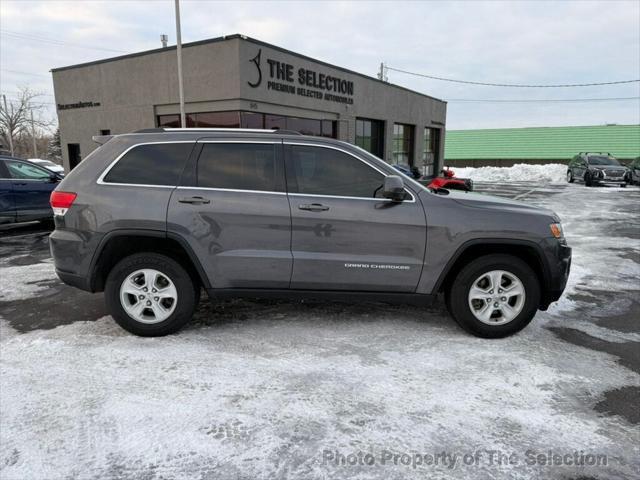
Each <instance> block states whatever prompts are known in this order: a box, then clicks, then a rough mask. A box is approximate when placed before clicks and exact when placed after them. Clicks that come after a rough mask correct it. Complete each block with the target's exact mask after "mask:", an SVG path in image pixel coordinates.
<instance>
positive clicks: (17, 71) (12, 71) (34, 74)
mask: <svg viewBox="0 0 640 480" xmlns="http://www.w3.org/2000/svg"><path fill="white" fill-rule="evenodd" d="M0 70H1V71H3V72H8V73H18V74H20V75H33V76H35V77H47V78H49V75H43V74H42V73H32V72H21V71H19V70H8V69H6V68H0Z"/></svg>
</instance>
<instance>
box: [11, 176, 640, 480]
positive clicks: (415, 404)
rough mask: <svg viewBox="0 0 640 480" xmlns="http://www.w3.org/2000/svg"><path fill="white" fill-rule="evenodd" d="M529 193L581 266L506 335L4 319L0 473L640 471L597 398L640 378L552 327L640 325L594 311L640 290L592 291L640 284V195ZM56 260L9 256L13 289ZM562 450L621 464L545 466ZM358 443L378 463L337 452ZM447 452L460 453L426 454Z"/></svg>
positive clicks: (389, 324)
mask: <svg viewBox="0 0 640 480" xmlns="http://www.w3.org/2000/svg"><path fill="white" fill-rule="evenodd" d="M563 188H564V187H563ZM610 191H614V192H615V191H617V190H614V189H611V190H610ZM556 193H557V192H556ZM528 195H529V196H524V197H523V198H522V200H523V201H526V202H531V203H535V204H540V205H543V206H547V207H549V208H552V209H554V210H556V211H557V212H558V213H559V214H560V216H561V218H562V219H563V222H564V225H565V230H566V233H567V237H568V240H569V243H570V245H572V246H573V247H574V262H573V273H572V276H571V279H570V283H569V286H568V289H567V294H566V295H565V297H563V300H562V301H561V302H560V303H559V304H558V305H557V306H554V307H552V308H551V309H550V310H549V311H548V312H545V313H540V314H539V315H538V316H537V317H536V319H535V320H534V322H533V323H532V324H531V325H530V326H529V327H528V328H527V329H525V330H524V331H523V332H522V333H520V334H519V335H516V336H513V337H510V338H507V339H503V340H498V341H487V340H482V339H477V338H474V337H471V336H469V335H466V334H464V333H463V332H462V331H461V330H460V329H459V328H458V327H457V326H455V324H453V322H452V321H451V319H450V318H448V316H447V314H446V312H445V311H444V310H443V308H442V306H441V305H436V306H435V307H433V308H431V309H428V310H427V311H425V310H424V309H421V308H414V307H400V306H398V307H395V306H385V305H358V306H352V305H345V304H337V303H335V304H334V303H317V302H306V303H297V302H267V301H262V302H259V301H253V302H252V301H230V302H226V303H222V304H219V305H216V306H212V305H209V304H207V303H204V304H203V307H202V308H201V310H200V311H199V312H198V314H197V320H196V322H194V324H193V325H191V326H190V327H189V328H188V329H186V330H184V331H183V332H181V333H180V334H178V335H174V336H170V337H165V338H157V339H145V338H138V337H134V336H131V335H129V334H127V333H126V332H124V331H123V330H122V329H120V328H119V327H118V326H117V325H116V324H115V323H114V322H113V321H112V319H111V318H109V317H104V318H101V319H99V320H97V321H86V322H85V321H78V322H76V323H73V324H70V325H65V326H60V327H58V328H55V329H53V330H35V331H31V332H29V333H24V334H19V333H17V332H16V331H14V330H13V329H12V328H11V327H10V326H9V323H8V322H7V321H6V320H4V319H1V318H0V413H1V415H0V478H2V479H3V480H14V479H15V480H23V479H27V478H28V479H34V480H38V479H47V480H49V479H64V478H79V479H97V478H100V479H110V478H127V479H129V478H130V479H140V480H142V479H153V478H171V479H192V478H203V479H204V478H222V479H230V478H247V479H257V478H297V479H298V478H300V479H305V478H367V479H369V478H381V479H387V478H390V479H391V478H396V479H399V478H456V479H476V478H522V479H524V478H558V477H564V478H576V477H580V476H584V477H585V478H634V477H638V475H640V461H639V459H640V449H639V448H638V444H639V434H638V430H637V426H634V425H631V424H629V423H628V422H626V421H625V420H624V419H622V418H621V417H617V416H610V415H607V416H604V415H600V414H597V413H595V412H594V411H593V409H592V408H593V406H594V405H595V404H596V403H598V402H599V401H600V400H601V398H602V396H603V394H604V392H605V391H610V390H612V389H616V388H621V387H628V386H636V387H637V386H640V375H638V374H636V373H634V372H633V371H632V370H630V369H627V368H625V367H623V366H622V365H621V364H620V363H619V362H618V361H617V360H618V358H617V357H615V356H613V355H610V354H607V353H604V352H602V351H598V350H593V349H588V348H583V347H579V346H574V345H572V344H570V343H567V342H565V341H563V340H561V339H560V338H559V337H558V336H556V335H554V334H553V333H552V332H551V331H550V330H549V329H548V328H547V327H549V326H570V327H572V328H576V329H582V330H583V331H586V332H588V333H590V334H592V335H594V336H596V337H598V338H603V339H607V340H609V341H616V342H622V341H633V340H634V339H636V340H637V334H636V333H630V332H627V333H625V332H619V331H614V330H610V329H608V328H604V327H602V326H598V325H596V324H594V323H593V316H594V315H596V316H597V315H603V316H604V315H608V314H615V313H620V312H621V311H624V309H625V308H627V307H628V305H625V303H624V301H619V302H615V301H614V302H611V303H610V304H609V303H598V304H595V303H594V304H593V305H591V304H590V303H589V302H590V300H589V298H593V300H594V302H596V301H599V299H600V298H601V297H603V296H606V295H612V296H614V297H613V298H616V297H615V295H618V297H619V298H624V297H623V296H622V294H629V292H631V294H633V292H632V291H633V290H634V289H635V291H637V288H638V285H637V278H638V276H639V275H640V271H639V270H638V268H639V267H638V262H634V261H632V260H630V259H629V256H630V255H638V254H640V237H639V236H638V235H637V233H638V232H637V226H636V227H634V226H633V224H631V220H633V219H634V217H632V216H631V215H633V214H634V213H633V210H634V207H633V204H626V203H625V202H624V201H622V200H621V197H619V196H615V195H611V196H610V197H607V196H605V195H598V196H597V197H595V199H594V196H593V195H592V193H591V189H584V187H583V188H582V189H581V188H580V187H576V186H573V185H571V186H567V187H566V188H565V190H563V191H562V192H561V193H557V194H550V193H549V192H544V193H543V194H541V195H536V193H535V192H531V193H528ZM630 224H631V225H630ZM629 228H631V229H629ZM633 228H635V230H633ZM625 229H627V230H625ZM50 273H51V265H50V264H48V263H37V264H34V265H26V266H4V265H3V266H1V270H0V281H1V282H2V283H1V284H0V286H2V294H3V295H8V297H7V298H11V299H13V300H17V299H20V298H22V299H25V300H26V299H30V298H32V297H33V295H34V291H33V290H32V289H33V288H34V285H37V284H38V282H41V281H42V280H43V277H44V279H45V283H46V282H47V281H49V275H50ZM5 288H8V289H10V290H6V291H5ZM7 292H9V294H7ZM40 293H42V292H40ZM577 295H581V296H582V297H586V298H587V299H586V300H585V299H584V298H582V297H580V298H582V299H578V298H577V297H576V296H577ZM636 295H637V293H636ZM568 297H572V298H568ZM585 312H589V313H585ZM47 314H48V313H47V312H43V313H42V315H43V316H46V315H47ZM488 450H497V451H499V452H500V453H502V454H505V455H507V456H509V455H511V454H514V455H515V456H512V457H511V459H512V460H513V463H503V464H501V465H495V464H492V463H491V459H490V453H489V452H488ZM549 450H552V451H553V452H554V453H559V454H563V455H564V454H570V455H571V454H573V452H576V451H577V452H584V453H591V454H598V455H606V456H607V465H600V466H597V467H589V466H570V465H565V466H544V465H540V464H536V465H529V464H528V463H527V459H528V458H529V459H530V458H531V457H526V454H527V452H536V453H541V454H547V452H548V451H549ZM359 452H362V455H365V454H372V455H373V457H372V458H373V459H374V464H373V465H362V464H360V463H358V464H356V465H348V464H346V465H345V464H341V463H340V460H339V461H338V462H337V463H336V461H335V460H331V459H332V458H335V457H337V456H339V455H344V456H347V455H349V454H354V455H355V457H349V458H351V459H354V458H356V459H357V458H358V454H359ZM441 452H447V453H449V454H452V455H457V457H454V460H455V463H447V464H446V465H443V464H442V463H439V464H438V465H426V464H424V462H425V461H427V459H428V458H429V457H424V455H427V454H431V455H435V454H439V453H441ZM477 452H478V454H479V457H478V461H477V463H476V462H475V460H474V461H473V462H472V464H471V465H466V464H465V463H464V461H463V455H464V454H467V453H468V454H471V455H472V456H473V455H475V454H476V453H477ZM395 454H397V455H402V454H407V455H408V457H401V456H398V457H395V458H396V460H395V461H394V457H393V455H395ZM389 455H391V458H389ZM360 458H364V457H362V456H361V457H360ZM366 458H371V457H366ZM407 458H408V459H409V464H408V465H404V464H403V463H402V462H403V461H405V459H407ZM384 459H386V461H384V462H383V460H384ZM419 461H422V462H423V464H419V465H414V463H415V462H419Z"/></svg>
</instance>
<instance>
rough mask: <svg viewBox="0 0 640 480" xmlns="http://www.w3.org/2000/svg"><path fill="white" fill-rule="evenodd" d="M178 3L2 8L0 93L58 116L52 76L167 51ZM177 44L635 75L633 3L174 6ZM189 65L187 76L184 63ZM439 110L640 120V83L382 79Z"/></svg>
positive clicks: (576, 120)
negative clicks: (230, 43) (35, 95)
mask: <svg viewBox="0 0 640 480" xmlns="http://www.w3.org/2000/svg"><path fill="white" fill-rule="evenodd" d="M173 8H174V2H173V0H139V1H124V0H110V1H90V0H77V1H55V0H43V1H26V0H0V30H1V35H0V40H1V49H0V75H1V76H0V91H2V93H6V94H7V95H8V96H9V97H11V96H12V95H15V92H16V91H17V88H18V86H20V85H28V86H30V87H32V88H33V89H36V90H39V91H42V92H44V93H45V94H47V95H48V96H43V97H41V100H42V102H43V103H47V104H50V105H47V106H48V107H49V108H51V109H52V110H51V112H52V114H54V110H53V102H54V98H53V95H52V93H53V87H52V82H51V74H50V73H49V70H50V69H51V68H55V67H62V66H65V65H72V64H76V63H81V62H87V61H91V60H97V59H100V58H108V57H111V56H115V55H118V54H122V53H131V52H137V51H141V50H147V49H151V48H158V47H160V40H159V35H160V34H161V33H166V34H168V35H169V39H170V43H171V44H174V43H175V24H174V10H173ZM181 8H182V31H183V42H189V41H194V40H201V39H205V38H212V37H218V36H221V35H227V34H233V33H242V34H244V35H247V36H249V37H253V38H257V39H259V40H263V41H266V42H269V43H273V44H276V45H278V46H281V47H284V48H287V49H290V50H293V51H295V52H299V53H302V54H305V55H309V56H311V57H314V58H317V59H320V60H324V61H326V62H329V63H333V64H336V65H340V66H342V67H346V68H349V69H352V70H355V71H358V72H362V73H365V74H369V75H375V74H376V73H377V70H378V66H379V64H380V62H381V61H384V62H386V63H387V64H388V65H389V66H392V67H396V68H400V69H403V70H409V71H414V72H420V73H425V74H428V75H435V76H442V77H450V78H455V79H462V80H472V81H480V82H489V83H524V84H565V83H589V82H605V81H617V80H629V79H639V78H640V2H639V1H637V0H630V1H613V0H608V1H602V2H597V1H588V2H586V1H567V2H551V1H534V2H526V1H519V2H517V1H512V2H498V1H492V2H482V1H466V2H453V1H452V2H445V1H442V2H399V1H397V2H367V1H359V2H320V1H318V2H303V1H298V2H294V1H290V2H269V1H261V2H239V1H235V2H213V1H206V0H199V1H196V0H193V1H190V0H182V1H181ZM186 68H188V66H186ZM388 76H389V81H390V82H392V83H396V84H399V85H403V86H405V87H408V88H411V89H414V90H417V91H419V92H423V93H426V94H429V95H432V96H435V97H438V98H442V99H444V100H448V101H449V102H450V103H449V106H448V116H447V126H448V128H449V129H466V128H493V127H520V126H547V125H553V126H555V125H597V124H604V123H619V124H638V123H640V101H639V100H637V99H636V100H619V101H611V102H590V103H586V102H585V103H581V102H567V103H473V102H461V101H459V100H461V99H475V100H479V99H491V100H535V99H584V98H619V97H639V96H640V83H631V84H625V85H613V86H601V87H585V88H539V89H523V88H501V87H485V86H471V85H460V84H454V83H448V82H442V81H437V80H430V79H424V78H419V77H413V76H408V75H405V74H401V73H397V72H393V71H390V72H389V75H388Z"/></svg>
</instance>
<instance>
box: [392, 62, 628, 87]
mask: <svg viewBox="0 0 640 480" xmlns="http://www.w3.org/2000/svg"><path fill="white" fill-rule="evenodd" d="M386 68H387V70H393V71H394V72H400V73H406V74H407V75H414V76H416V77H423V78H430V79H432V80H441V81H443V82H453V83H464V84H467V85H482V86H487V87H511V88H567V87H594V86H599V85H620V84H623V83H635V82H640V79H637V80H618V81H615V82H594V83H567V84H558V85H551V84H547V85H527V84H520V83H487V82H474V81H471V80H456V79H453V78H445V77H436V76H434V75H426V74H424V73H416V72H409V71H407V70H401V69H399V68H394V67H386Z"/></svg>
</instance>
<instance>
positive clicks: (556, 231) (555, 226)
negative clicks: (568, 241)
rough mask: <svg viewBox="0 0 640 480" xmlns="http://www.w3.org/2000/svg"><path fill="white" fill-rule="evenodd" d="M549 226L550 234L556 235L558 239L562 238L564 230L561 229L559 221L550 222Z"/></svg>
mask: <svg viewBox="0 0 640 480" xmlns="http://www.w3.org/2000/svg"><path fill="white" fill-rule="evenodd" d="M549 228H550V229H551V235H553V236H554V237H556V238H557V239H558V240H561V239H563V238H564V232H563V231H562V225H561V224H560V223H552V224H551V225H549Z"/></svg>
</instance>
